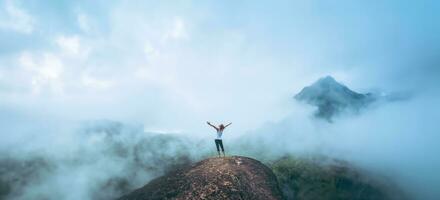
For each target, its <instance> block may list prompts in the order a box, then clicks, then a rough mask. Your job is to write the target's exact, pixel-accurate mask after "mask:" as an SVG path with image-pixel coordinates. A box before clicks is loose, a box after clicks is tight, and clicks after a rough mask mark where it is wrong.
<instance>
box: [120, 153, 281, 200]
mask: <svg viewBox="0 0 440 200" xmlns="http://www.w3.org/2000/svg"><path fill="white" fill-rule="evenodd" d="M282 198H283V197H282V194H281V191H280V190H279V187H278V183H277V179H276V177H275V175H274V174H273V173H272V171H271V170H270V169H269V168H268V167H266V166H265V165H264V164H262V163H261V162H259V161H257V160H254V159H251V158H247V157H239V156H233V157H226V158H208V159H205V160H203V161H200V162H198V163H196V164H194V165H192V166H189V167H185V168H182V169H179V170H176V171H174V172H171V173H168V174H166V175H164V176H162V177H159V178H157V179H154V180H152V181H151V182H150V183H148V184H147V185H145V186H144V187H142V188H139V189H137V190H135V191H133V192H132V193H130V194H128V195H125V196H123V197H121V198H120V200H135V199H136V200H143V199H149V200H154V199H157V200H159V199H188V200H189V199H243V200H246V199H249V200H258V199H261V200H263V199H264V200H271V199H273V200H275V199H282Z"/></svg>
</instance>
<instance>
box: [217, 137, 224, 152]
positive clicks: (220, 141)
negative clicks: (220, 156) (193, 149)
mask: <svg viewBox="0 0 440 200" xmlns="http://www.w3.org/2000/svg"><path fill="white" fill-rule="evenodd" d="M215 146H216V147H217V151H218V152H220V148H222V151H223V152H225V149H224V148H223V142H222V140H219V139H215Z"/></svg>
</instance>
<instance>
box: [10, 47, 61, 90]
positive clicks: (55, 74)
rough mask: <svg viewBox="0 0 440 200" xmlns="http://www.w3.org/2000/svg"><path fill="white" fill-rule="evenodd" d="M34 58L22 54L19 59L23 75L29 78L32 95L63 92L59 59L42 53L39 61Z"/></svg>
mask: <svg viewBox="0 0 440 200" xmlns="http://www.w3.org/2000/svg"><path fill="white" fill-rule="evenodd" d="M36 57H37V56H34V55H32V54H29V53H23V54H22V55H21V56H20V58H19V63H20V64H21V66H23V68H24V73H26V74H27V75H28V76H30V87H31V91H32V93H33V94H40V93H42V92H44V91H46V90H47V91H48V92H52V93H53V92H55V93H61V92H63V82H62V79H61V76H62V73H63V63H62V61H61V60H60V58H58V57H57V56H56V55H54V54H50V53H44V54H43V55H42V59H41V60H38V59H37V58H36ZM38 57H39V56H38Z"/></svg>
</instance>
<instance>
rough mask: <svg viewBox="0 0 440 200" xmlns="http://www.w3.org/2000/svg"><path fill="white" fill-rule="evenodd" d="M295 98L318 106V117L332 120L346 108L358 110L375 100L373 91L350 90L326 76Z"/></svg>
mask: <svg viewBox="0 0 440 200" xmlns="http://www.w3.org/2000/svg"><path fill="white" fill-rule="evenodd" d="M295 99H297V100H298V101H303V102H306V103H308V104H311V105H314V106H317V107H318V111H317V113H316V116H317V117H320V118H323V119H326V120H328V121H329V122H331V120H332V117H333V116H335V115H337V114H339V113H340V112H342V111H344V110H348V111H354V112H358V111H359V110H360V109H361V108H363V107H365V106H367V105H368V104H370V103H372V102H373V101H375V97H374V96H373V95H372V94H371V93H367V94H361V93H357V92H354V91H352V90H350V89H349V88H348V87H347V86H345V85H343V84H341V83H339V82H337V81H336V80H335V79H334V78H333V77H331V76H326V77H324V78H321V79H319V80H318V81H316V82H315V83H313V84H312V85H310V86H307V87H305V88H303V89H302V90H301V92H300V93H298V94H296V95H295Z"/></svg>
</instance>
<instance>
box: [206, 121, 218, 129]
mask: <svg viewBox="0 0 440 200" xmlns="http://www.w3.org/2000/svg"><path fill="white" fill-rule="evenodd" d="M206 123H207V124H208V125H210V126H212V128H215V130H218V128H217V127H216V126H214V125H212V124H211V123H210V122H206Z"/></svg>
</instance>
